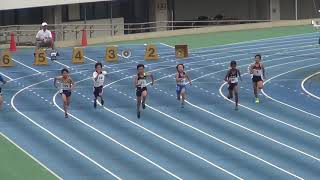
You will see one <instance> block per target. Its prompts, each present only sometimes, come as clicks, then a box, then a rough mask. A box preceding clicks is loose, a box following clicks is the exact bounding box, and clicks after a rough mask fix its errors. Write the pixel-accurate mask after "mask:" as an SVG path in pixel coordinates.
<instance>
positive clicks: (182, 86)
mask: <svg viewBox="0 0 320 180" xmlns="http://www.w3.org/2000/svg"><path fill="white" fill-rule="evenodd" d="M183 89H184V91H186V85H179V84H177V88H176V92H177V94H178V95H179V94H180V93H181V91H182V90H183Z"/></svg>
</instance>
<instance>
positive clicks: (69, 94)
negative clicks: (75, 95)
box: [60, 90, 71, 97]
mask: <svg viewBox="0 0 320 180" xmlns="http://www.w3.org/2000/svg"><path fill="white" fill-rule="evenodd" d="M62 94H64V95H66V97H70V96H71V91H69V90H63V91H62V92H60V95H62Z"/></svg>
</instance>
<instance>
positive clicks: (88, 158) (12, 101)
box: [11, 78, 121, 179]
mask: <svg viewBox="0 0 320 180" xmlns="http://www.w3.org/2000/svg"><path fill="white" fill-rule="evenodd" d="M50 80H52V78H50V79H47V80H44V81H40V82H38V83H35V84H32V85H29V86H27V87H24V88H22V89H20V90H19V91H18V92H17V93H15V94H14V95H13V97H12V98H11V106H12V107H13V109H14V110H15V111H16V112H17V113H19V114H20V115H21V116H23V117H25V118H26V119H27V120H29V121H30V122H31V123H33V124H34V125H36V126H37V127H39V128H40V129H42V130H43V131H45V132H46V133H48V134H49V135H51V136H52V137H54V138H55V139H57V140H58V141H60V142H61V143H62V144H64V145H66V146H67V147H69V148H70V149H72V150H73V151H75V152H77V153H78V154H80V155H81V156H83V157H84V158H86V159H87V160H89V161H90V162H92V163H93V164H95V165H96V166H98V167H99V168H101V169H102V170H103V171H105V172H107V173H109V174H110V175H112V176H113V177H115V178H116V179H121V178H120V177H118V176H117V175H115V174H114V173H112V172H111V171H110V170H108V169H106V168H105V167H103V166H102V165H100V164H99V163H97V162H96V161H94V160H93V159H91V158H90V157H89V156H87V155H85V154H84V153H82V152H81V151H79V150H78V149H76V148H75V147H73V146H71V145H70V144H68V143H67V142H65V141H64V140H62V139H61V138H59V137H58V136H56V135H55V134H54V133H52V132H51V131H49V130H47V129H46V128H44V127H42V126H41V125H40V124H38V123H37V122H35V121H34V120H33V119H31V118H30V117H28V116H27V115H25V114H24V113H22V112H21V111H19V110H18V109H17V108H16V106H15V104H14V100H15V98H16V96H17V95H19V94H20V93H21V92H23V91H24V90H26V89H28V88H30V87H32V86H36V85H38V84H41V83H44V82H47V81H50Z"/></svg>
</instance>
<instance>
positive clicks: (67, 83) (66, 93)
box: [54, 69, 75, 118]
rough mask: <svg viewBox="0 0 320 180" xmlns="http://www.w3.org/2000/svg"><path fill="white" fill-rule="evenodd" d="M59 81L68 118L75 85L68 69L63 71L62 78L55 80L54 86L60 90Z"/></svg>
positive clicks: (58, 77)
mask: <svg viewBox="0 0 320 180" xmlns="http://www.w3.org/2000/svg"><path fill="white" fill-rule="evenodd" d="M57 81H59V82H60V95H61V97H62V101H63V109H64V114H65V118H68V107H69V105H70V100H71V91H72V90H73V88H74V86H75V83H74V81H73V80H72V79H71V77H70V75H69V70H68V69H62V70H61V76H57V77H55V78H54V86H55V87H56V88H58V87H57Z"/></svg>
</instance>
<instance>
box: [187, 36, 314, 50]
mask: <svg viewBox="0 0 320 180" xmlns="http://www.w3.org/2000/svg"><path fill="white" fill-rule="evenodd" d="M309 34H310V35H312V36H310V38H318V37H319V35H318V33H314V32H312V33H304V34H299V35H287V36H280V37H272V38H265V39H257V40H250V41H244V42H237V43H230V44H224V45H218V46H217V45H214V46H207V47H201V48H194V49H191V50H199V49H207V48H215V49H216V48H221V47H229V46H230V47H229V48H232V46H234V45H236V46H235V47H241V46H244V47H251V46H256V43H261V42H266V43H261V44H273V43H281V42H288V43H290V40H291V39H300V38H303V39H305V38H306V37H305V36H307V35H309ZM313 35H314V36H313ZM307 37H309V36H307ZM288 38H290V39H288ZM286 39H288V40H287V41H286ZM278 40H280V41H278ZM268 41H270V42H268Z"/></svg>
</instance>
